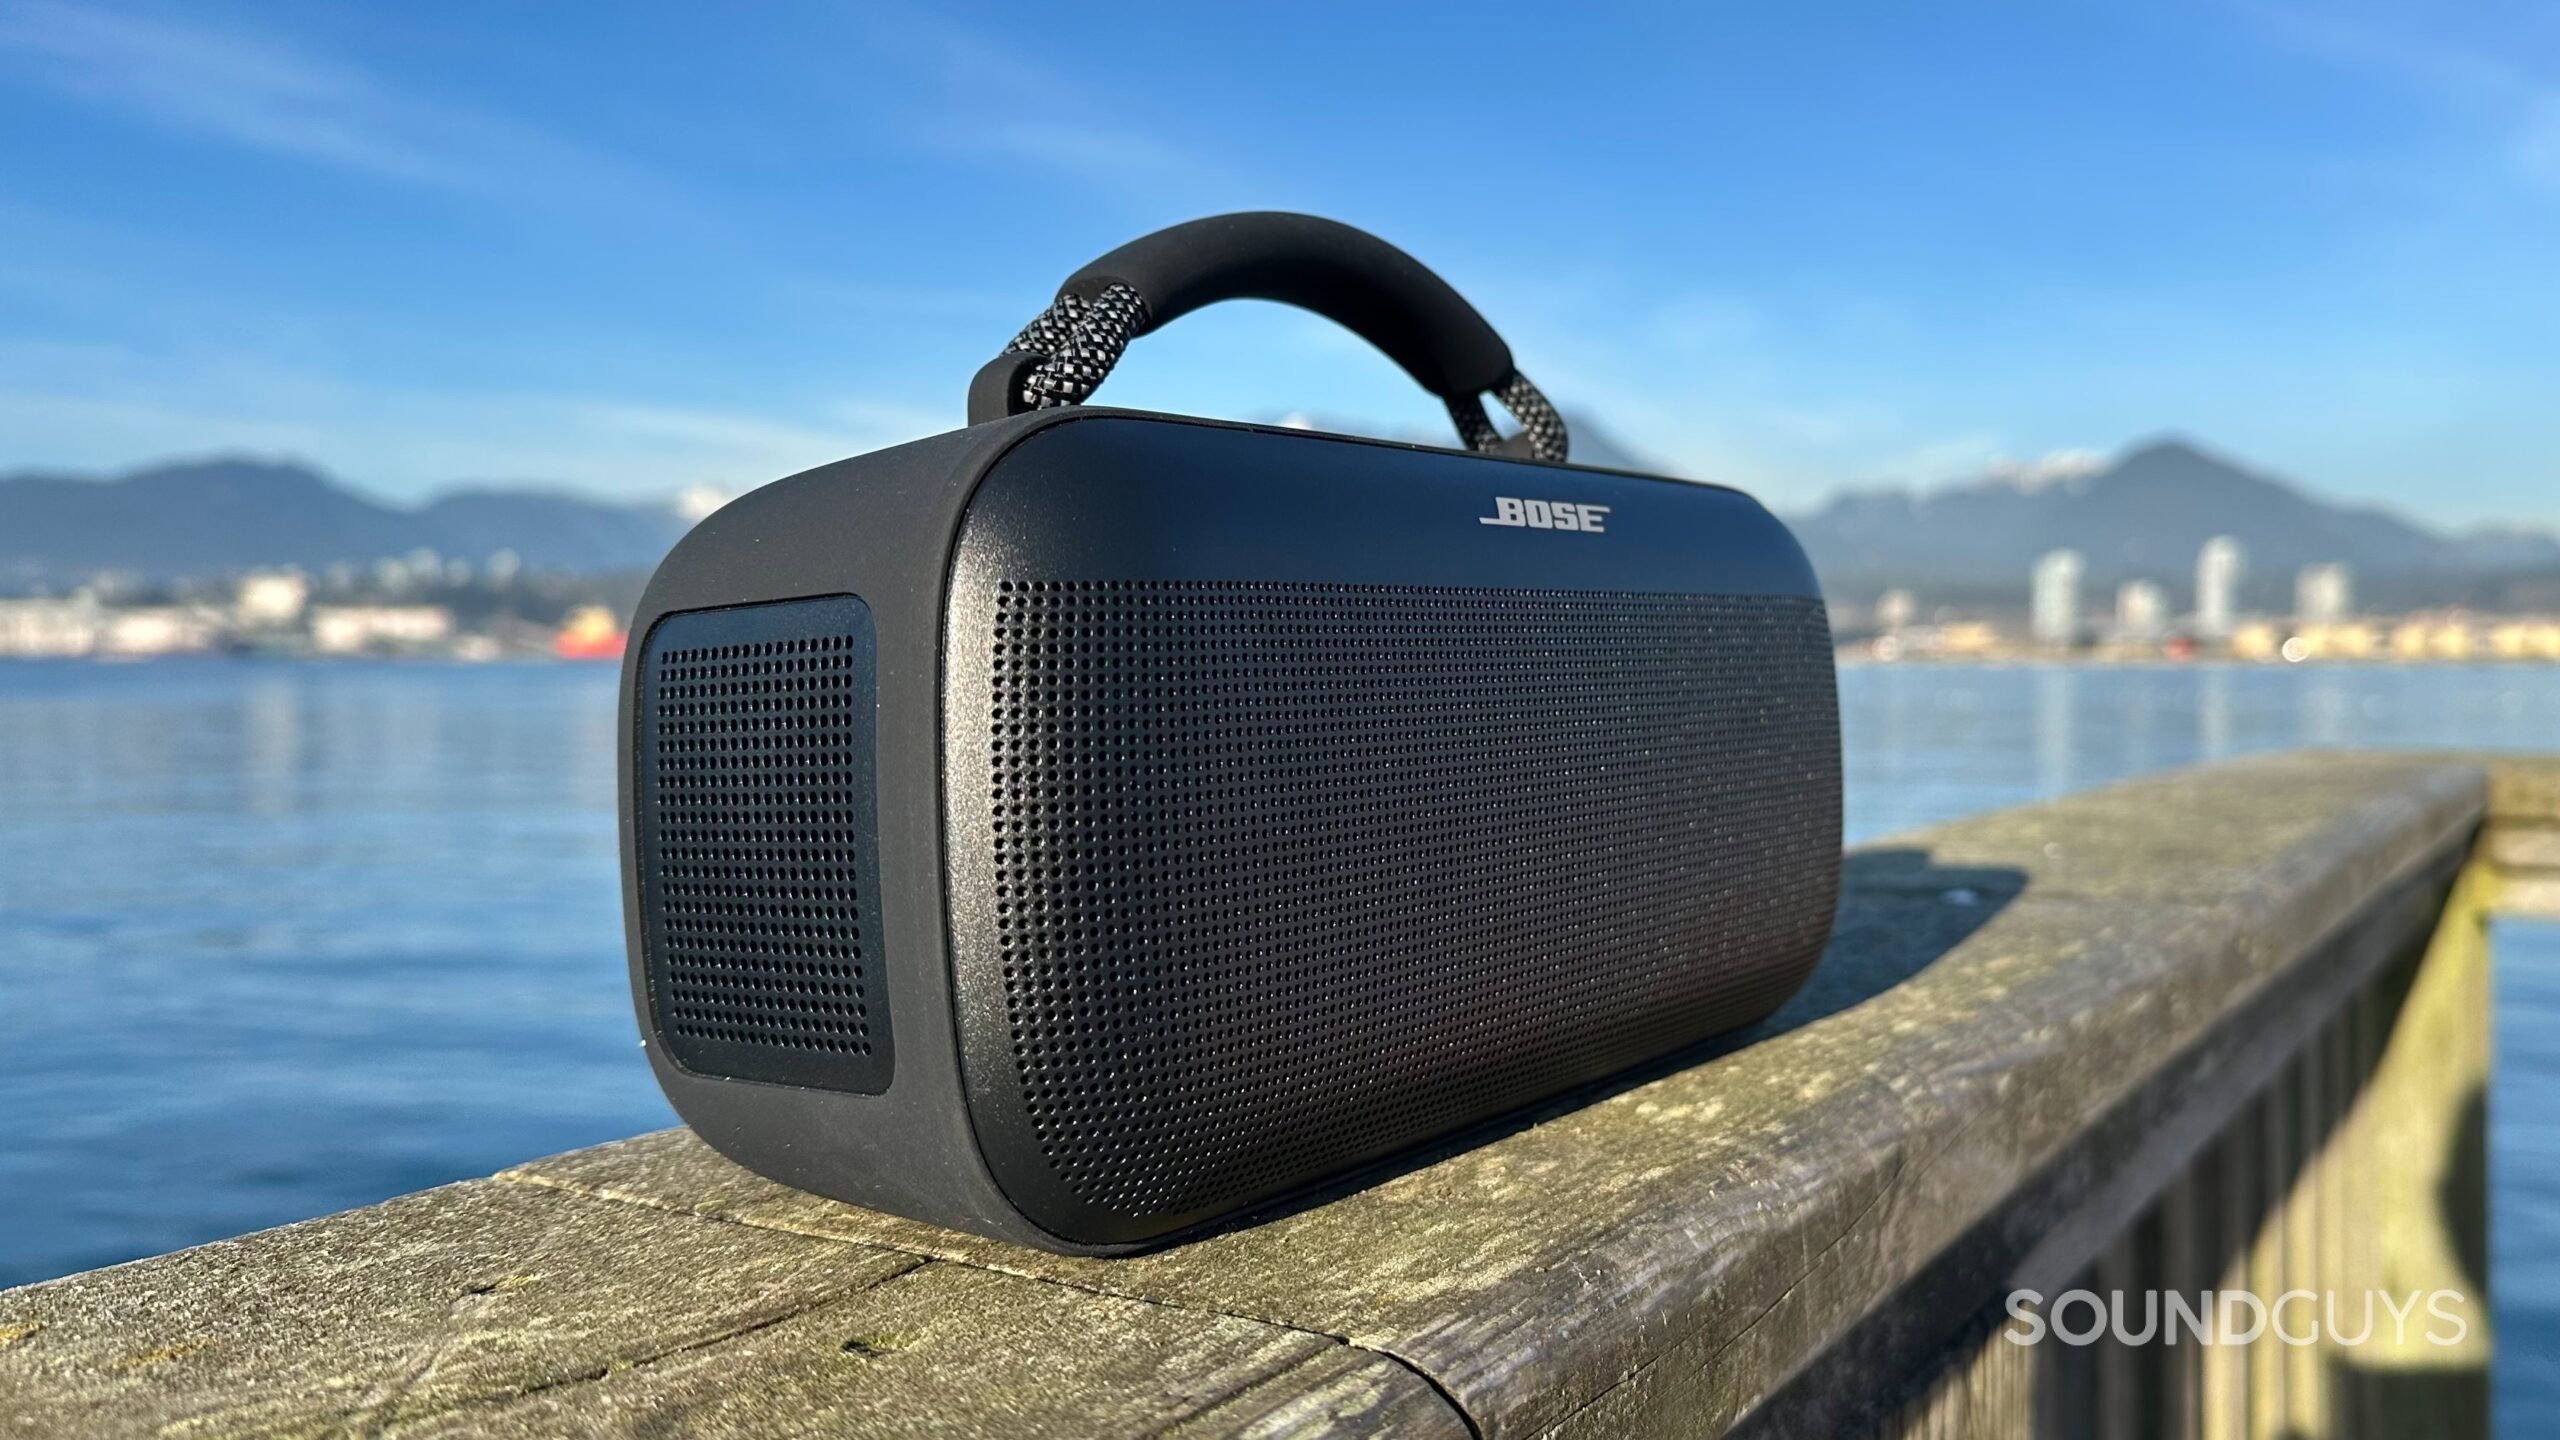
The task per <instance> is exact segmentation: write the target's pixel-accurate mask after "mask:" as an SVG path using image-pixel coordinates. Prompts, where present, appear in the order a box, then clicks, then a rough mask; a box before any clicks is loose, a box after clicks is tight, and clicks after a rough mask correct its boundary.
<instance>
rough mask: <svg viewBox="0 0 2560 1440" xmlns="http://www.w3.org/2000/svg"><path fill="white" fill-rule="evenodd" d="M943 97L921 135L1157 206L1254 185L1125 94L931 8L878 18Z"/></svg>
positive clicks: (1208, 200)
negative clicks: (1143, 112)
mask: <svg viewBox="0 0 2560 1440" xmlns="http://www.w3.org/2000/svg"><path fill="white" fill-rule="evenodd" d="M875 20H876V23H877V24H878V25H879V26H880V29H881V31H882V33H883V38H884V41H885V43H886V44H888V45H889V46H891V47H893V48H895V49H897V50H899V51H902V52H904V53H906V54H908V55H911V56H913V57H915V59H916V61H917V63H918V65H919V68H920V70H921V72H922V73H923V74H924V75H925V76H926V77H928V78H930V79H931V81H932V82H933V85H934V88H935V90H936V91H937V92H938V94H939V99H938V101H937V103H935V104H934V105H933V107H932V114H931V116H930V118H928V119H926V120H924V121H923V122H922V123H921V124H920V125H919V127H918V131H917V133H918V136H919V138H921V139H922V140H923V141H924V142H925V143H927V144H929V145H933V146H935V147H938V148H943V149H949V150H954V151H959V152H963V153H968V154H974V155H978V156H983V157H988V158H993V159H999V160H1005V161H1010V162H1014V163H1016V164H1020V165H1027V166H1030V167H1032V168H1034V169H1037V170H1040V171H1044V172H1046V173H1049V174H1051V175H1054V176H1058V177H1061V178H1064V179H1066V180H1069V181H1072V182H1074V183H1076V184H1078V185H1083V186H1086V187H1090V188H1096V189H1100V190H1104V191H1108V192H1114V193H1117V194H1119V195H1123V196H1128V197H1132V198H1135V197H1145V198H1147V199H1148V200H1150V201H1152V202H1153V204H1154V205H1156V206H1163V205H1167V204H1171V205H1174V206H1177V207H1180V206H1186V205H1190V206H1202V205H1217V204H1223V203H1228V202H1229V201H1230V200H1231V199H1232V197H1234V196H1237V195H1238V194H1240V193H1242V192H1244V191H1247V190H1250V189H1255V188H1257V187H1255V186H1254V185H1253V182H1252V181H1251V180H1250V178H1249V177H1248V176H1246V175H1245V174H1244V173H1242V171H1241V170H1240V169H1239V168H1238V167H1237V166H1236V165H1235V164H1234V163H1233V162H1232V161H1229V160H1226V159H1222V158H1218V157H1214V156H1212V155H1210V154H1209V153H1207V152H1206V151H1203V150H1201V149H1200V148H1198V147H1197V146H1196V145H1193V144H1189V143H1185V142H1183V141H1181V140H1177V139H1175V138H1173V137H1172V136H1171V135H1169V134H1168V133H1166V132H1165V131H1164V130H1163V129H1161V128H1157V127H1150V126H1148V125H1147V124H1145V123H1144V122H1143V121H1142V120H1138V119H1134V118H1132V117H1131V116H1130V115H1129V114H1128V113H1127V103H1126V101H1125V99H1124V98H1123V97H1122V96H1120V95H1117V94H1114V93H1113V92H1112V91H1110V90H1108V89H1106V88H1102V87H1096V86H1093V85H1090V84H1087V83H1086V82H1084V81H1082V80H1081V79H1079V78H1078V77H1076V76H1075V75H1073V74H1071V73H1069V72H1067V71H1065V70H1063V69H1060V68H1058V67H1055V66H1051V65H1047V64H1043V63H1041V62H1039V61H1037V60H1034V59H1032V58H1031V57H1029V56H1028V55H1025V54H1023V53H1021V52H1019V51H1016V50H1013V49H1010V48H1007V47H1004V46H1001V45H998V44H996V43H993V42H992V41H990V40H988V39H987V38H985V37H984V36H983V35H982V34H980V33H977V32H973V31H969V30H963V29H961V28H959V27H957V26H955V25H952V24H950V23H949V22H947V21H944V20H942V19H940V18H938V17H935V16H932V15H930V14H926V13H923V12H907V13H905V14H894V13H893V14H891V15H888V16H885V17H875Z"/></svg>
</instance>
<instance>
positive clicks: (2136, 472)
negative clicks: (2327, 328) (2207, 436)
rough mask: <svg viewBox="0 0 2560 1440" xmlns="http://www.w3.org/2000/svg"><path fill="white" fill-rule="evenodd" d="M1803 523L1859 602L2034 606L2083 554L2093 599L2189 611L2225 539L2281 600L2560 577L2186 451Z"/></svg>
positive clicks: (1823, 565) (2548, 565) (2497, 549)
mask: <svg viewBox="0 0 2560 1440" xmlns="http://www.w3.org/2000/svg"><path fill="white" fill-rule="evenodd" d="M1787 518H1788V524H1789V525H1790V526H1791V527H1792V528H1793V529H1794V530H1795V533H1796V537H1797V538H1798V539H1799V540H1800V541H1802V542H1803V544H1804V547H1805V552H1806V554H1808V555H1809V556H1810V557H1811V558H1812V560H1813V563H1814V568H1815V569H1816V570H1818V571H1820V572H1821V574H1822V578H1823V584H1824V588H1825V589H1826V590H1828V591H1829V592H1831V593H1832V594H1833V595H1834V596H1835V597H1839V598H1845V599H1849V600H1852V601H1856V602H1864V601H1867V600H1872V599H1873V598H1874V592H1875V591H1877V590H1880V589H1882V588H1885V587H1887V586H1897V585H1898V586H1911V587H1914V588H1920V589H1925V590H1936V591H1939V592H1941V593H1955V594H1970V595H2017V596H2023V595H2024V594H2025V592H2026V588H2027V572H2028V569H2029V568H2030V567H2031V566H2032V565H2034V563H2035V560H2036V557H2038V556H2039V555H2042V554H2044V553H2045V552H2047V551H2049V550H2056V549H2064V548H2068V549H2072V550H2076V551H2078V552H2080V555H2081V558H2082V559H2083V560H2084V561H2085V562H2086V564H2087V570H2086V572H2085V573H2086V576H2087V579H2088V581H2089V583H2090V584H2091V585H2092V586H2093V587H2096V586H2111V585H2113V584H2115V583H2116V582H2118V581H2120V580H2129V579H2151V580H2157V581H2160V582H2162V584H2163V585H2164V587H2165V588H2166V589H2167V590H2168V591H2169V593H2170V594H2171V595H2172V596H2173V597H2181V598H2182V599H2183V598H2184V597H2186V596H2187V593H2188V591H2189V590H2191V589H2192V587H2193V584H2194V577H2195V563H2196V550H2197V548H2198V547H2199V546H2201V545H2203V544H2204V542H2205V541H2206V540H2208V539H2210V538H2211V537H2213V536H2216V535H2230V536H2235V537H2237V538H2238V539H2239V540H2240V542H2241V543H2242V544H2243V545H2244V546H2246V547H2247V548H2248V552H2249V571H2250V574H2251V575H2252V577H2253V582H2252V585H2251V589H2252V590H2254V591H2259V592H2263V593H2265V594H2266V595H2267V596H2268V597H2269V598H2273V597H2274V596H2275V595H2276V594H2277V593H2278V592H2279V591H2280V590H2281V589H2283V588H2284V587H2290V585H2291V584H2292V580H2293V574H2294V571H2295V570H2297V569H2299V568H2300V567H2302V566H2304V565H2311V564H2319V563H2323V562H2327V561H2333V560H2335V561H2344V562H2346V563H2347V564H2348V565H2350V566H2353V567H2354V569H2355V572H2356V577H2357V584H2358V587H2359V589H2360V590H2364V591H2367V592H2368V593H2379V592H2389V591H2398V592H2411V591H2420V590H2425V589H2427V588H2428V586H2427V582H2436V581H2441V582H2455V581H2461V580H2465V579H2478V578H2481V577H2490V576H2500V575H2513V574H2520V573H2529V572H2541V571H2552V570H2560V538H2555V537H2554V536H2552V535H2551V534H2549V533H2548V532H2544V531H2533V530H2484V531H2476V532H2473V533H2470V534H2465V535H2443V534H2438V533H2436V532H2433V531H2430V530H2427V529H2424V528H2422V527H2420V526H2418V525H2414V524H2412V523H2410V522H2409V521H2407V520H2403V519H2401V518H2399V517H2398V516H2395V515H2392V514H2390V513H2388V512H2386V511H2382V510H2376V509H2370V508H2363V507H2356V506H2348V505H2339V504H2334V503H2331V502H2329V501H2326V500H2322V499H2319V498H2317V497H2315V496H2312V495H2310V494H2306V493H2305V492H2304V491H2302V490H2301V489H2299V488H2297V487H2295V486H2293V485H2290V484H2287V483H2285V482H2284V481H2282V480H2278V479H2274V478H2272V477H2269V476H2266V475H2263V474H2259V473H2256V472H2253V471H2250V470H2248V469H2245V468H2243V467H2242V466H2240V465H2239V464H2236V463H2234V462H2233V461H2230V460H2227V459H2224V458H2222V457H2220V456H2217V455H2214V454H2212V453H2210V452H2208V451H2205V450H2203V449H2200V448H2198V447H2196V446H2194V445H2191V444H2188V443H2186V442H2184V441H2178V440H2164V441H2157V442H2154V443H2150V444H2145V445H2141V446H2138V447H2136V448H2134V449H2132V450H2130V451H2127V452H2126V453H2125V454H2123V455H2121V456H2119V457H2117V458H2116V459H2115V460H2113V461H2108V462H2095V463H2093V464H2092V465H2090V466H2087V467H2081V468H2067V469H2065V470H2064V472H2063V473H2061V474H2058V475H2054V474H2046V475H2026V476H2009V477H1990V478H1985V479H1983V480H1980V481H1976V482H1973V483H1968V484H1960V485H1957V486H1954V487H1951V488H1948V489H1943V490H1937V491H1932V492H1927V493H1915V492H1913V491H1909V490H1851V491H1846V492H1843V493H1841V494H1839V495H1836V496H1834V497H1833V498H1832V499H1831V500H1830V501H1829V502H1827V503H1826V504H1824V505H1823V506H1822V507H1821V508H1820V509H1817V510H1814V511H1812V512H1810V513H1807V514H1801V515H1792V516H1789V517H1787ZM2377 587H2378V589H2377ZM2439 588H2441V587H2439ZM2456 588H2459V587H2458V586H2457V587H2456ZM2442 598H2445V599H2453V598H2459V597H2457V596H2455V595H2452V594H2447V595H2445V596H2443V597H2442ZM2416 603H2426V602H2425V601H2423V600H2420V601H2418V602H2416Z"/></svg>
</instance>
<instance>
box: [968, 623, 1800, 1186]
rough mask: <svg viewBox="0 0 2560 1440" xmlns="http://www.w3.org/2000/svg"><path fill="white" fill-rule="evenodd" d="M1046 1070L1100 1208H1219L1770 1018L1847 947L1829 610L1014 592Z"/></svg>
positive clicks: (996, 683)
mask: <svg viewBox="0 0 2560 1440" xmlns="http://www.w3.org/2000/svg"><path fill="white" fill-rule="evenodd" d="M997 616H998V619H997V629H996V634H995V637H994V646H993V655H992V674H993V698H994V702H995V703H994V710H993V714H992V716H991V721H990V725H989V729H988V732H987V735H988V739H989V742H990V743H991V746H992V751H993V754H992V761H993V768H992V772H991V773H992V786H991V793H990V794H989V796H988V797H987V798H988V802H989V805H990V807H991V812H992V820H993V827H992V828H993V835H994V837H995V844H994V850H995V855H994V864H995V875H996V880H997V884H998V889H997V892H996V894H997V904H996V913H997V917H998V918H997V921H996V928H997V932H998V936H999V948H1000V950H1001V952H1002V957H1003V973H1004V978H1005V1002H1006V1007H1007V1013H1008V1016H1009V1018H1010V1022H1011V1034H1012V1042H1013V1053H1014V1060H1015V1063H1016V1072H1017V1075H1018V1077H1019V1080H1020V1082H1021V1085H1022V1089H1023V1093H1024V1097H1025V1100H1026V1103H1027V1108H1028V1111H1029V1114H1030V1117H1031V1120H1032V1124H1033V1127H1034V1129H1035V1131H1036V1133H1037V1136H1038V1138H1039V1140H1040V1142H1041V1145H1042V1148H1043V1150H1044V1151H1045V1153H1046V1155H1047V1157H1048V1160H1049V1163H1050V1164H1051V1166H1052V1167H1053V1169H1054V1172H1055V1174H1056V1175H1057V1176H1058V1178H1059V1179H1060V1180H1061V1181H1063V1183H1064V1184H1065V1185H1066V1186H1067V1187H1068V1188H1069V1189H1070V1190H1072V1191H1073V1192H1074V1193H1075V1194H1076V1195H1078V1196H1079V1197H1081V1198H1082V1199H1084V1200H1085V1201H1086V1202H1088V1203H1091V1204H1094V1205H1098V1206H1103V1207H1107V1208H1110V1209H1113V1210H1116V1211H1120V1212H1122V1213H1131V1214H1176V1213H1191V1212H1197V1211H1201V1210H1205V1209H1210V1208H1217V1207H1223V1206H1227V1205H1232V1204H1235V1203H1239V1202H1241V1201H1244V1200H1248V1199H1251V1198H1254V1197H1257V1196H1260V1195H1263V1194H1267V1193H1270V1192H1271V1191H1272V1190H1273V1189H1274V1188H1285V1187H1286V1184H1287V1183H1289V1182H1292V1181H1294V1180H1301V1179H1305V1178H1310V1177H1313V1176H1318V1175H1322V1174H1325V1173H1329V1172H1333V1171H1338V1170H1340V1169H1343V1168H1346V1167H1348V1166H1350V1165H1353V1164H1357V1163H1359V1162H1361V1161H1364V1160H1366V1159H1370V1158H1374V1157H1376V1156H1379V1155H1382V1154H1385V1153H1388V1152H1390V1151H1393V1150H1396V1149H1400V1148H1403V1147H1405V1146H1407V1145H1410V1144H1412V1143H1415V1142H1417V1141H1419V1140H1422V1139H1426V1138H1429V1137H1430V1136H1433V1135H1435V1134H1440V1133H1444V1132H1446V1131H1448V1130H1450V1129H1452V1128H1454V1127H1457V1126H1461V1125H1463V1124H1466V1123H1468V1122H1469V1121H1472V1120H1474V1119H1477V1118H1481V1117H1483V1116H1487V1115H1490V1114H1494V1113H1498V1112H1500V1111H1502V1110H1505V1109H1509V1108H1512V1107H1514V1106H1516V1105H1519V1104H1523V1103H1526V1102H1528V1101H1530V1100H1534V1099H1537V1098H1539V1097H1541V1096H1544V1095H1547V1094H1551V1093H1553V1092H1555V1091H1556V1090H1559V1089H1563V1088H1566V1087H1569V1086H1571V1085H1574V1084H1578V1083H1582V1082H1584V1081H1586V1080H1590V1079H1595V1078H1598V1077H1600V1076H1602V1075H1605V1074H1607V1073H1609V1072H1611V1071H1613V1070H1616V1069H1620V1068H1623V1067H1624V1066H1626V1065H1628V1064H1632V1063H1635V1062H1636V1061H1639V1060H1642V1059H1645V1058H1649V1057H1651V1056H1653V1055H1657V1054H1661V1053H1663V1052H1665V1051H1667V1050H1670V1049H1673V1048H1676V1047H1678V1046H1679V1045H1681V1044H1683V1043H1686V1042H1688V1041H1690V1040H1692V1039H1695V1038H1699V1037H1702V1036H1705V1035H1708V1034H1711V1033H1713V1032H1715V1031H1717V1030H1721V1029H1725V1028H1729V1027H1731V1026H1733V1025H1735V1024H1740V1023H1747V1022H1748V1021H1750V1020H1752V1019H1756V1018H1758V1017H1759V1016H1760V1015H1761V1014H1763V1013H1765V1012H1766V1011H1767V1010H1769V1009H1770V1008H1773V1007H1774V1006H1775V1005H1776V1004H1777V1003H1778V1002H1779V1001H1780V1000H1782V999H1783V998H1784V997H1785V995H1786V994H1787V993H1788V992H1790V991H1791V990H1792V989H1793V988H1794V987H1795V985H1796V984H1797V983H1798V982H1799V981H1800V980H1801V978H1802V977H1803V975H1804V973H1805V972H1806V970H1807V969H1808V968H1809V967H1810V965H1811V964H1812V962H1813V960H1814V959H1815V957H1816V955H1817V953H1818V952H1819V950H1820V948H1821V945H1822V943H1823V939H1824V937H1825V935H1826V934H1827V931H1828V928H1829V924H1830V920H1831V909H1832V904H1833V900H1834V893H1835V888H1836V880H1837V865H1838V847H1839V802H1840V792H1839V736H1838V718H1837V717H1838V711H1837V705H1836V701H1835V698H1834V694H1833V677H1832V662H1831V648H1830V636H1829V632H1828V628H1827V626H1826V623H1825V620H1824V617H1823V612H1822V608H1821V602H1820V601H1819V600H1815V599H1807V598H1783V597H1716V596H1676V595H1639V594H1593V593H1587V592H1563V591H1505V590H1471V589H1429V588H1386V587H1365V586H1331V585H1297V584H1211V583H1125V584H1111V583H1014V584H1011V585H1008V586H1005V587H1002V590H1001V593H1000V595H999V598H998V603H997Z"/></svg>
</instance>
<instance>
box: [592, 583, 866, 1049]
mask: <svg viewBox="0 0 2560 1440" xmlns="http://www.w3.org/2000/svg"><path fill="white" fill-rule="evenodd" d="M641 683H642V686H643V689H642V692H641V709H642V730H641V735H640V737H639V738H640V742H641V747H642V755H641V757H640V758H641V770H640V781H641V784H640V790H639V795H638V801H639V804H638V815H639V818H640V821H641V829H642V862H643V886H642V898H643V902H644V907H645V909H646V911H647V914H646V917H645V923H646V926H647V935H648V939H649V945H650V953H649V957H648V958H649V964H650V972H651V982H652V992H653V1001H654V1003H655V1005H656V1009H657V1017H658V1023H659V1029H660V1032H661V1035H662V1036H663V1037H664V1038H665V1040H666V1042H667V1043H668V1044H669V1046H670V1048H671V1049H673V1050H674V1052H675V1053H676V1055H677V1057H678V1059H679V1060H682V1061H684V1062H685V1063H686V1064H687V1065H688V1066H690V1067H692V1068H696V1069H702V1070H705V1071H707V1072H709V1073H717V1074H726V1075H736V1076H741V1077H743V1078H749V1079H771V1080H782V1081H786V1082H788V1083H796V1084H837V1083H842V1082H847V1081H858V1080H859V1079H860V1078H862V1077H863V1076H864V1075H865V1074H866V1073H867V1069H868V1062H869V1061H870V1060H871V1058H872V1057H873V1055H874V1050H875V1029H874V1027H875V1023H876V1022H875V1013H874V1012H875V1009H876V1008H877V998H876V994H875V991H876V985H875V981H874V974H875V971H876V966H877V960H876V957H875V955H874V953H873V947H872V943H871V940H870V936H869V935H868V934H867V933H866V926H867V924H868V923H869V915H868V910H869V907H870V906H871V905H872V903H873V901H872V896H871V893H870V892H871V889H872V885H871V881H870V878H869V877H870V875H871V874H872V870H873V867H872V864H871V855H870V851H871V849H872V846H873V843H874V837H873V829H872V819H873V817H872V798H871V777H870V767H871V763H872V762H871V747H872V728H873V720H872V706H873V657H872V639H871V630H870V621H869V616H868V614H867V612H865V611H863V610H862V607H861V605H860V602H858V601H853V600H850V599H846V598H841V597H839V598H835V599H828V600H810V601H792V602H787V603H783V604H776V605H757V606H746V607H741V608H739V609H735V610H714V611H702V612H697V613H693V614H685V615H677V616H673V617H670V618H669V619H667V620H666V621H664V622H662V623H661V624H660V625H659V627H658V629H657V632H656V633H655V634H654V635H653V636H652V637H651V643H650V646H649V649H648V652H647V654H646V656H645V657H644V667H643V673H642V682H641ZM853 1088H861V1087H860V1086H859V1085H856V1086H854V1087H853Z"/></svg>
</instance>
